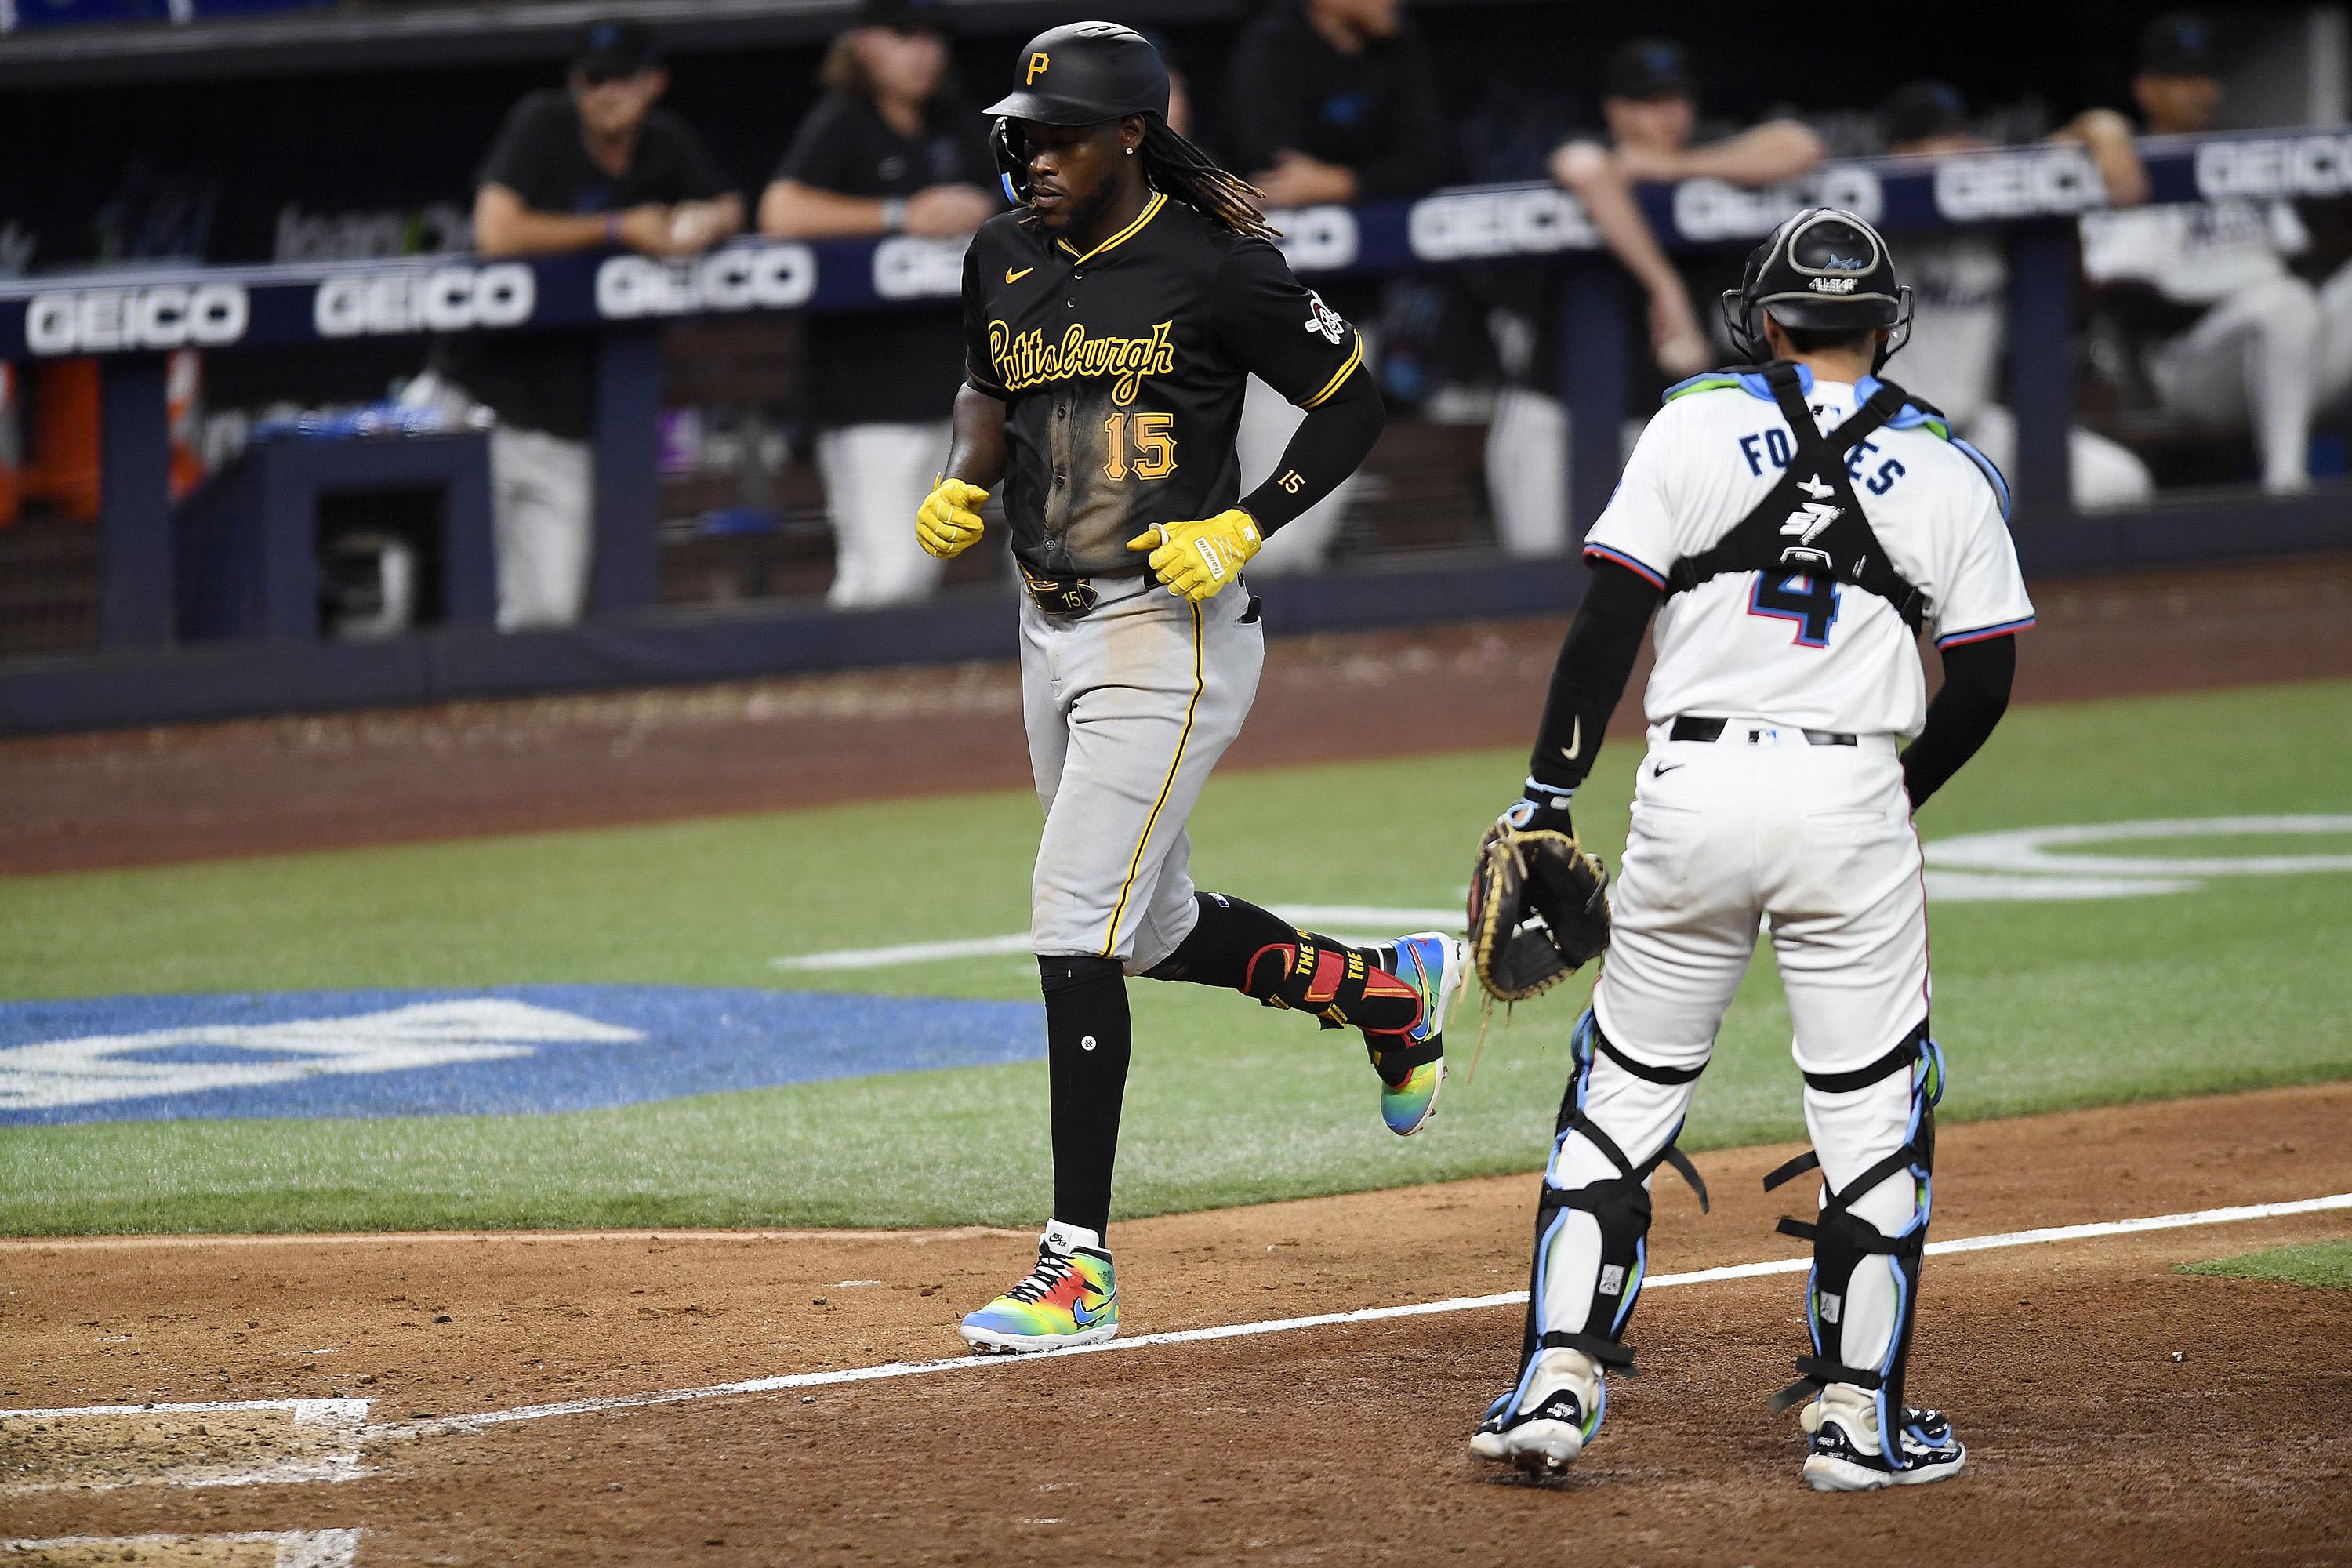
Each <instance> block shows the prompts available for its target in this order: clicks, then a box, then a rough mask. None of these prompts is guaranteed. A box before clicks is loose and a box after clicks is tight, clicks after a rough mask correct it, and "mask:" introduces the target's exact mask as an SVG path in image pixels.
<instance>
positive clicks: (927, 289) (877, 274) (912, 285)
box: [874, 234, 971, 300]
mask: <svg viewBox="0 0 2352 1568" xmlns="http://www.w3.org/2000/svg"><path fill="white" fill-rule="evenodd" d="M970 248H971V241H970V240H969V239H919V238H917V237H914V236H913V235H907V234H901V235H896V236H893V237H890V238H888V239H886V240H884V241H883V242H882V243H881V244H879V245H877V246H876V247H874V292H876V293H877V294H879V295H881V296H882V298H884V299H885V300H939V299H946V298H950V297H952V296H954V295H957V294H961V293H962V292H963V253H964V252H965V251H966V250H968V249H970Z"/></svg>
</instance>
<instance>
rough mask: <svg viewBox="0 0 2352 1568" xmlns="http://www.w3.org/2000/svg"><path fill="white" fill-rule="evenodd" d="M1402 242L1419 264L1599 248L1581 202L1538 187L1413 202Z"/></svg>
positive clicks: (1523, 187)
mask: <svg viewBox="0 0 2352 1568" xmlns="http://www.w3.org/2000/svg"><path fill="white" fill-rule="evenodd" d="M1406 238H1407V242H1408V243H1409V244H1410V245H1411V246H1412V253H1413V255H1414V256H1415V257H1416V258H1419V259H1421V260H1423V261H1464V260H1469V259H1472V258H1478V257H1486V256H1544V255H1549V254H1550V253H1552V252H1554V251H1560V250H1591V249H1592V248H1594V247H1596V246H1598V245H1599V244H1600V243H1601V237H1600V235H1599V234H1597V233H1596V232H1594V230H1593V227H1592V220H1591V218H1590V217H1588V216H1585V211H1584V205H1583V204H1582V203H1581V202H1579V201H1578V200H1577V199H1576V198H1575V197H1574V196H1571V195H1569V194H1568V193H1567V192H1566V191H1562V190H1555V189H1553V188H1551V187H1549V186H1542V185H1538V186H1520V187H1513V188H1510V189H1503V190H1491V191H1461V192H1457V193H1455V194H1454V195H1442V196H1430V197H1427V198H1425V199H1423V200H1422V201H1418V202H1415V203H1413V205H1412V216H1411V217H1410V218H1408V219H1407V220H1406Z"/></svg>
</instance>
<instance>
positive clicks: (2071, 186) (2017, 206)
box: [1936, 147, 2107, 223]
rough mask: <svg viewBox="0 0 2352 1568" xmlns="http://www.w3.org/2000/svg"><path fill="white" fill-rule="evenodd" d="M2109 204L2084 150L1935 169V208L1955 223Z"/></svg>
mask: <svg viewBox="0 0 2352 1568" xmlns="http://www.w3.org/2000/svg"><path fill="white" fill-rule="evenodd" d="M2105 205H2107V186H2106V182H2105V181H2104V180H2102V179H2100V178H2099V165H2098V163H2097V161H2096V160H2095V159H2094V158H2093V157H2092V156H2091V153H2090V150H2089V149H2088V148H2084V147H2049V148H2042V149H2038V150H2036V151H2034V152H2031V153H1989V154H1986V155H1984V156H1981V157H1969V158H1953V159H1950V160H1948V161H1947V162H1945V163H1938V164H1937V165H1936V210H1937V212H1939V213H1941V214H1943V215H1944V216H1946V217H1948V218H1950V219H1951V220H1952V221H1953V222H1955V223H1972V222H1976V221H1979V220H1982V219H1987V218H2008V217H2034V216H2041V215H2043V214H2066V213H2078V212H2084V211H2087V210H2088V209H2090V208H2092V207H2103V206H2105Z"/></svg>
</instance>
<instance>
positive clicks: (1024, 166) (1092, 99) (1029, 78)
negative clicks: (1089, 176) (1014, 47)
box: [982, 22, 1168, 202]
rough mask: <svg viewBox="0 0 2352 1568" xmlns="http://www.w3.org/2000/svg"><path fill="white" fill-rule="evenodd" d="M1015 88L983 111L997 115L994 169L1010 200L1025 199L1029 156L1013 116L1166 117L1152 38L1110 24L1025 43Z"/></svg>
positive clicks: (1078, 121)
mask: <svg viewBox="0 0 2352 1568" xmlns="http://www.w3.org/2000/svg"><path fill="white" fill-rule="evenodd" d="M1015 70H1016V73H1017V74H1018V75H1019V77H1020V79H1021V85H1020V87H1019V88H1018V89H1015V90H1013V91H1012V92H1009V93H1007V94H1005V95H1004V96H1003V98H1000V99H998V100H996V101H995V102H994V103H992V104H990V105H989V106H988V107H987V108H986V109H985V110H982V113H985V114H992V115H995V116H996V117H997V119H996V133H995V135H994V136H993V137H992V139H991V140H992V144H993V145H994V147H995V150H996V166H997V167H998V168H999V169H1000V170H1002V171H1003V174H1004V184H1005V188H1006V190H1007V191H1008V192H1010V193H1011V195H1012V196H1013V200H1014V201H1015V202H1025V201H1027V200H1028V198H1029V160H1028V159H1027V158H1026V157H1024V156H1023V155H1022V150H1021V148H1020V147H1019V145H1017V141H1018V139H1017V138H1016V137H1015V136H1014V135H1013V127H1012V123H1011V122H1012V121H1015V120H1029V121H1035V122H1036V123H1038V124H1040V125H1099V124H1100V123H1102V122H1103V121H1106V120H1117V119H1118V118H1119V117H1120V116H1121V115H1124V114H1156V115H1158V116H1160V119H1162V120H1165V119H1167V118H1168V67H1167V65H1166V63H1165V62H1163V61H1162V60H1161V59H1160V51H1159V50H1158V49H1155V48H1153V47H1151V41H1150V39H1149V38H1146V37H1144V36H1143V35H1142V34H1140V33H1139V32H1137V31H1136V30H1135V29H1134V28H1132V27H1122V26H1119V25H1118V23H1116V22H1071V23H1068V24H1066V25H1065V26H1059V27H1052V28H1048V29H1047V30H1046V31H1045V32H1042V33H1040V34H1038V35H1037V36H1036V37H1034V38H1032V39H1030V40H1029V43H1028V45H1027V47H1024V49H1023V50H1022V51H1021V58H1020V62H1019V64H1018V65H1017V66H1016V67H1015Z"/></svg>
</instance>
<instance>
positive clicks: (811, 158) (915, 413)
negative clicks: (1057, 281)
mask: <svg viewBox="0 0 2352 1568" xmlns="http://www.w3.org/2000/svg"><path fill="white" fill-rule="evenodd" d="M823 80H824V98H823V99H822V100H819V102H818V103H817V105H816V107H815V108H814V109H812V110H809V113H808V118H807V119H805V120H803V121H802V122H801V128H800V132H799V133H798V134H797V135H795V136H794V137H793V143H792V146H791V147H790V148H788V149H787V150H786V151H785V153H784V157H783V162H782V163H779V164H778V165H777V166H776V174H775V177H774V179H773V180H772V182H771V183H770V184H769V185H768V188H767V190H766V192H765V193H763V194H762V195H761V197H760V230H761V233H763V234H771V235H774V236H777V237H781V238H786V239H833V238H849V237H872V236H877V235H890V234H908V235H914V236H916V237H920V238H926V239H951V238H955V237H960V236H962V235H967V234H970V233H971V231H972V230H974V229H976V228H978V227H979V226H981V225H982V223H984V222H986V221H987V220H988V219H989V218H990V217H992V216H994V215H995V214H996V213H997V212H998V211H999V210H1001V209H1002V208H1003V205H1004V203H1003V196H1002V195H1000V194H999V192H998V190H997V179H996V163H995V160H994V158H993V156H992V154H991V153H990V152H989V149H988V135H987V132H988V127H987V122H986V121H983V120H982V118H981V117H980V115H979V114H978V113H977V112H975V111H974V110H972V108H971V105H970V104H968V103H966V102H965V101H964V100H962V98H961V96H959V95H958V94H957V93H956V91H955V90H954V88H953V86H952V84H951V83H950V80H949V77H948V44H947V37H946V33H945V21H944V18H943V16H942V15H941V10H940V5H938V4H937V0H863V3H862V4H860V5H859V6H858V8H857V24H856V26H853V27H851V28H850V29H849V31H847V32H845V33H844V34H842V35H841V36H840V37H837V38H835V40H834V41H833V47H832V49H831V51H830V52H828V53H827V54H826V56H825V58H824V73H823ZM805 363H806V367H807V383H806V384H807V388H808V406H809V408H810V409H811V410H812V412H813V414H814V420H815V424H816V426H817V438H816V460H817V469H818V471H819V472H820V473H821V474H822V475H823V476H824V496H825V510H826V511H827V513H828V514H829V516H830V517H831V520H832V522H833V534H834V550H835V563H834V578H833V586H832V588H831V589H830V590H829V591H828V592H827V594H826V595H825V602H826V603H827V604H829V605H833V606H834V607H835V608H836V609H856V608H861V607H866V606H871V605H898V604H905V603H908V602H909V601H911V600H916V599H921V598H924V597H926V596H928V595H929V594H930V593H931V591H932V590H933V589H934V588H936V587H937V586H938V585H939V580H940V571H941V570H942V565H943V563H940V562H939V561H936V560H933V559H932V558H931V557H930V556H929V555H926V554H924V553H923V552H922V550H921V549H920V548H919V546H918V545H917V544H916V542H915V526H914V516H915V509H916V508H918V507H919V506H921V505H922V504H923V497H924V496H925V495H926V494H928V493H929V490H930V487H931V476H932V475H933V474H934V473H936V472H937V471H938V469H939V466H940V463H941V462H942V461H944V460H945V459H946V457H947V449H948V422H947V417H946V411H947V409H948V406H949V405H950V404H952V403H953V402H954V401H955V394H956V388H957V387H958V386H960V385H961V384H962V382H963V337H962V331H961V321H960V317H959V316H958V313H957V311H956V309H955V307H954V306H953V305H952V304H950V305H947V306H943V307H939V308H919V309H915V310H885V311H874V312H860V313H857V314H853V315H827V316H817V317H814V318H812V319H811V320H810V321H809V328H808V337H807V340H806V351H805Z"/></svg>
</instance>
